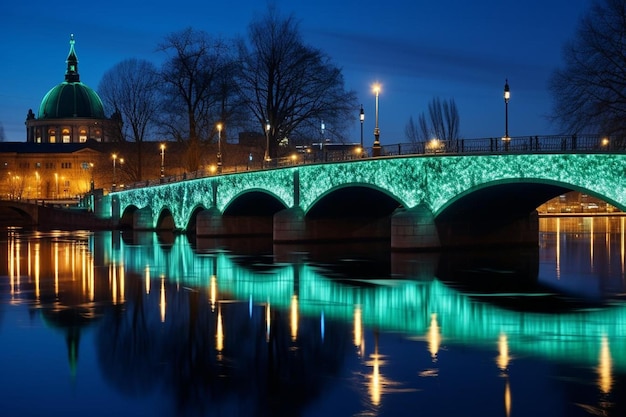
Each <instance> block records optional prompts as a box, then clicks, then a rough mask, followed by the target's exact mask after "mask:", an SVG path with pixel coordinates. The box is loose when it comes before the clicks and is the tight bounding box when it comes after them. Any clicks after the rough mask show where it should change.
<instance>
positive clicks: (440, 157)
mask: <svg viewBox="0 0 626 417" xmlns="http://www.w3.org/2000/svg"><path fill="white" fill-rule="evenodd" d="M625 178H626V154H624V153H622V152H621V151H620V152H618V151H615V152H611V151H608V152H607V151H604V152H595V153H590V152H588V151H587V152H585V153H577V152H575V151H572V150H566V151H564V152H550V153H539V152H535V153H521V152H500V153H493V154H457V155H454V154H438V153H430V154H428V153H427V154H419V155H399V156H385V157H379V158H364V159H355V160H351V161H345V162H336V163H320V164H308V165H294V166H288V167H283V168H275V169H268V170H262V171H250V172H243V173H233V174H224V175H217V176H212V177H206V178H200V179H193V180H185V181H180V182H175V183H167V184H159V185H154V186H150V187H145V188H137V189H128V190H124V191H119V192H114V193H111V194H109V195H108V196H105V197H104V199H103V200H102V204H100V206H99V208H98V209H97V210H98V213H99V214H100V216H101V217H109V216H110V217H112V218H113V219H114V220H115V221H118V222H119V225H120V226H122V227H130V228H133V229H136V230H163V229H169V230H174V231H186V232H195V233H196V235H197V236H199V237H223V236H252V235H271V236H273V239H274V241H275V242H276V243H281V242H312V241H329V240H360V239H369V238H373V239H379V238H380V239H389V240H390V241H391V247H392V249H398V250H413V249H424V248H439V247H454V246H456V247H459V246H465V245H476V244H498V245H500V244H533V243H536V242H537V239H538V233H537V231H538V221H537V212H536V208H537V207H538V206H539V205H541V204H542V203H544V202H546V201H548V200H549V199H551V198H553V197H556V196H558V195H560V194H563V193H565V192H567V191H570V190H576V191H581V192H583V193H585V194H588V195H592V196H595V197H597V198H600V199H602V200H604V201H606V202H608V203H610V204H612V205H613V206H615V207H617V208H618V209H620V210H626V192H625V188H624V185H625V183H626V182H625Z"/></svg>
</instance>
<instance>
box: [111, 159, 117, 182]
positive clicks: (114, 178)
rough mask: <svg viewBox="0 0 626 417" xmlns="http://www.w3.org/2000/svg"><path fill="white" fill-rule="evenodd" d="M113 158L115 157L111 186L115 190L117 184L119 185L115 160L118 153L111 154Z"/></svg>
mask: <svg viewBox="0 0 626 417" xmlns="http://www.w3.org/2000/svg"><path fill="white" fill-rule="evenodd" d="M111 158H113V185H112V186H111V189H112V190H115V186H116V185H117V184H116V183H117V176H116V174H115V162H116V161H117V154H116V153H114V154H113V155H111Z"/></svg>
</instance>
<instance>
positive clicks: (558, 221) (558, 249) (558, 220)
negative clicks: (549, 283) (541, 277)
mask: <svg viewBox="0 0 626 417" xmlns="http://www.w3.org/2000/svg"><path fill="white" fill-rule="evenodd" d="M556 279H561V218H560V217H557V218H556Z"/></svg>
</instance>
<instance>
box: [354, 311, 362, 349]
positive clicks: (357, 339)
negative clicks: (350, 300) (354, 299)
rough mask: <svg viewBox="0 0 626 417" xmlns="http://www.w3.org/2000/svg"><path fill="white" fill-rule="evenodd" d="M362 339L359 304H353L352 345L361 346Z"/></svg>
mask: <svg viewBox="0 0 626 417" xmlns="http://www.w3.org/2000/svg"><path fill="white" fill-rule="evenodd" d="M362 339H363V318H362V311H361V306H354V346H356V347H359V346H361V340H362Z"/></svg>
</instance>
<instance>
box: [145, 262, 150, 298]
mask: <svg viewBox="0 0 626 417" xmlns="http://www.w3.org/2000/svg"><path fill="white" fill-rule="evenodd" d="M144 280H145V284H146V294H150V265H146V272H145V278H144Z"/></svg>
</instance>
